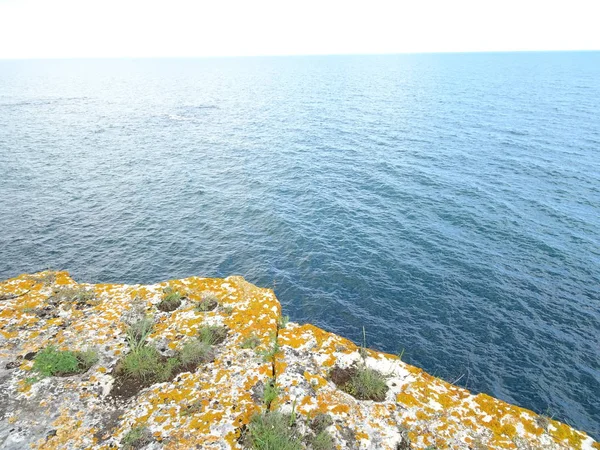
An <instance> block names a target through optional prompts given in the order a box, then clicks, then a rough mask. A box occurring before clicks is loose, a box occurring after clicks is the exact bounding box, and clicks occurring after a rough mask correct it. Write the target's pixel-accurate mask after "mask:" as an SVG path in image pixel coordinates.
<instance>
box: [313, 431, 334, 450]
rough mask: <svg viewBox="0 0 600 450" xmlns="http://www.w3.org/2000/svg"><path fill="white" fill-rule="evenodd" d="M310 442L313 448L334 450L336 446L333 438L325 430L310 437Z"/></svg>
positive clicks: (314, 449) (315, 449) (316, 449)
mask: <svg viewBox="0 0 600 450" xmlns="http://www.w3.org/2000/svg"><path fill="white" fill-rule="evenodd" d="M310 444H311V447H312V449H313V450H333V449H334V448H335V444H334V442H333V438H332V437H331V435H330V434H329V433H328V432H327V431H325V430H323V431H321V432H320V433H318V434H317V435H316V436H315V437H313V438H312V439H310Z"/></svg>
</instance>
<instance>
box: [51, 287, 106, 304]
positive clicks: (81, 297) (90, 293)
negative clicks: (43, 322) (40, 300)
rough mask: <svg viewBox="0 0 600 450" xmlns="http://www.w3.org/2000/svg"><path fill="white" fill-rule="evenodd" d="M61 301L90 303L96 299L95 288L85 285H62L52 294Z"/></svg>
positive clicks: (56, 299)
mask: <svg viewBox="0 0 600 450" xmlns="http://www.w3.org/2000/svg"><path fill="white" fill-rule="evenodd" d="M52 296H53V298H54V299H55V301H57V302H59V303H66V304H71V303H76V304H78V305H90V304H91V302H92V301H93V300H94V299H95V297H96V294H95V292H94V288H86V287H84V286H62V287H60V288H59V289H56V290H55V291H54V294H53V295H52Z"/></svg>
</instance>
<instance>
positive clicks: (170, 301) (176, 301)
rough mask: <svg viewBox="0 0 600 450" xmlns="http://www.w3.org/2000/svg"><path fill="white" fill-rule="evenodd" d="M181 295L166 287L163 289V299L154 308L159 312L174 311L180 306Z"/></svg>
mask: <svg viewBox="0 0 600 450" xmlns="http://www.w3.org/2000/svg"><path fill="white" fill-rule="evenodd" d="M182 298H183V295H182V294H181V293H180V292H179V291H178V290H175V289H173V288H172V287H166V288H164V289H163V298H162V300H161V301H160V303H159V304H158V305H156V307H157V308H158V309H159V310H160V311H164V312H171V311H175V310H176V309H177V308H179V307H180V306H181V299H182Z"/></svg>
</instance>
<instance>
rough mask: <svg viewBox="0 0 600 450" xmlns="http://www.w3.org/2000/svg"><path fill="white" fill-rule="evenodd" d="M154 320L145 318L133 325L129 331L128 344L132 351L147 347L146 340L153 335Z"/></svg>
mask: <svg viewBox="0 0 600 450" xmlns="http://www.w3.org/2000/svg"><path fill="white" fill-rule="evenodd" d="M153 329H154V320H152V319H151V318H148V317H145V318H143V319H140V320H138V321H137V322H135V323H133V324H131V325H130V326H129V328H128V329H127V343H128V344H129V348H131V350H136V349H139V348H141V347H143V346H145V345H146V339H148V336H150V334H152V330H153Z"/></svg>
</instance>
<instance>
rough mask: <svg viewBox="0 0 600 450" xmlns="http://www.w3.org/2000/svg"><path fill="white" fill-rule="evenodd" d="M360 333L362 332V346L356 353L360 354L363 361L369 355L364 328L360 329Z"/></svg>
mask: <svg viewBox="0 0 600 450" xmlns="http://www.w3.org/2000/svg"><path fill="white" fill-rule="evenodd" d="M362 332H363V341H362V345H361V346H360V348H359V349H358V353H359V354H360V356H361V357H362V359H365V358H366V357H367V356H368V355H369V353H368V352H367V332H366V331H365V327H364V326H363V327H362Z"/></svg>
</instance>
